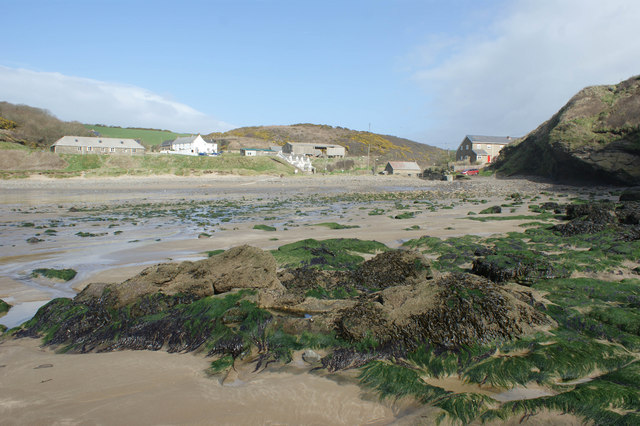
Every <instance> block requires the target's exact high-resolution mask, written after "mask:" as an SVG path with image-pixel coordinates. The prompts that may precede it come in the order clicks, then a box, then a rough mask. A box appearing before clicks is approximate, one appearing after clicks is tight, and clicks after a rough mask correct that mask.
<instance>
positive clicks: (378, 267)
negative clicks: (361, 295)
mask: <svg viewBox="0 0 640 426" xmlns="http://www.w3.org/2000/svg"><path fill="white" fill-rule="evenodd" d="M432 276H433V275H432V273H431V265H430V263H429V261H428V260H427V259H426V258H425V257H424V255H423V254H422V253H420V252H418V251H415V250H392V251H388V252H385V253H380V254H378V255H377V256H375V257H373V258H372V259H369V260H367V261H365V262H363V263H362V264H361V265H360V266H359V267H358V268H357V269H356V270H355V271H354V272H353V274H352V279H353V281H354V282H355V283H356V284H358V286H359V287H361V288H367V289H385V288H388V287H393V286H398V285H406V284H411V283H413V282H418V281H424V280H426V279H430V278H431V277H432Z"/></svg>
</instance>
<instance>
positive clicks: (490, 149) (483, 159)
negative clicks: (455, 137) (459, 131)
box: [456, 135, 513, 164]
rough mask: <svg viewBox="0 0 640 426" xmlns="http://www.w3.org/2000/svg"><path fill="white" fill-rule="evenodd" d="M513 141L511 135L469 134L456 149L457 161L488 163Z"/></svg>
mask: <svg viewBox="0 0 640 426" xmlns="http://www.w3.org/2000/svg"><path fill="white" fill-rule="evenodd" d="M511 142H513V138H512V137H510V136H476V135H467V136H465V138H464V139H463V140H462V143H461V144H460V147H459V148H458V150H457V151H456V161H469V162H470V163H475V164H488V163H491V162H492V161H495V159H496V158H497V157H498V155H499V154H500V150H502V148H504V147H505V146H506V145H508V144H510V143H511Z"/></svg>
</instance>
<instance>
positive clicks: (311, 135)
mask: <svg viewBox="0 0 640 426" xmlns="http://www.w3.org/2000/svg"><path fill="white" fill-rule="evenodd" d="M205 137H206V138H209V139H215V140H216V141H218V142H219V144H220V146H221V149H225V150H226V149H239V148H243V147H266V146H269V145H284V144H285V143H287V142H312V143H327V144H338V145H342V146H344V147H345V148H346V149H347V156H351V157H353V156H366V155H367V154H368V153H369V155H370V156H371V157H372V158H377V159H378V163H382V162H384V161H390V160H398V161H416V162H418V164H420V165H421V166H422V167H427V166H430V165H433V164H440V163H442V162H446V161H447V157H448V152H447V151H446V150H444V149H440V148H436V147H433V146H430V145H425V144H421V143H418V142H414V141H411V140H408V139H403V138H398V137H395V136H389V135H379V134H376V133H370V132H360V131H356V130H351V129H347V128H344V127H332V126H327V125H317V124H308V123H303V124H294V125H290V126H259V127H242V128H239V129H234V130H230V131H228V132H225V133H211V134H209V135H206V136H205Z"/></svg>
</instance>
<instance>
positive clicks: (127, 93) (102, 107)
mask: <svg viewBox="0 0 640 426" xmlns="http://www.w3.org/2000/svg"><path fill="white" fill-rule="evenodd" d="M0 100H3V101H7V102H11V103H16V104H26V105H29V106H33V107H37V108H44V109H47V110H49V111H50V112H51V113H53V114H54V115H55V116H56V117H58V118H60V119H61V120H66V121H80V122H82V123H88V124H107V125H115V126H123V127H148V128H159V129H168V130H173V131H177V132H201V133H210V132H213V131H224V130H229V129H231V128H233V126H231V125H230V124H227V123H224V122H222V121H219V120H217V119H216V118H213V117H211V116H208V115H207V114H204V113H202V112H200V111H197V110H195V109H193V108H191V107H190V106H188V105H185V104H182V103H179V102H174V101H171V100H169V99H166V98H164V97H162V96H160V95H158V94H155V93H153V92H150V91H148V90H146V89H143V88H140V87H136V86H128V85H124V84H117V83H108V82H103V81H97V80H92V79H88V78H80V77H71V76H66V75H62V74H59V73H52V72H37V71H31V70H25V69H16V68H8V67H3V66H0Z"/></svg>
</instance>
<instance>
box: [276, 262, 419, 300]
mask: <svg viewBox="0 0 640 426" xmlns="http://www.w3.org/2000/svg"><path fill="white" fill-rule="evenodd" d="M431 277H432V272H431V265H430V263H429V260H428V259H426V258H425V257H424V255H423V254H422V253H420V252H418V251H415V250H391V251H387V252H383V253H380V254H377V255H376V256H374V257H373V258H371V259H369V260H367V261H365V262H362V263H361V264H360V265H359V266H358V267H357V268H356V269H355V270H351V271H336V270H320V269H316V268H309V267H302V268H294V269H286V270H283V271H280V272H279V273H278V278H279V279H280V282H281V283H282V285H283V286H284V287H285V288H286V289H287V290H289V291H290V292H292V293H294V294H297V295H301V294H308V293H309V292H310V291H314V290H317V289H322V290H326V295H327V296H332V297H334V298H339V297H336V296H339V295H340V294H341V293H342V294H344V295H346V294H352V293H354V292H355V291H356V290H358V291H360V292H367V293H368V292H371V291H377V290H381V289H385V288H388V287H393V286H398V285H406V284H411V283H414V282H418V281H423V280H426V279H430V278H431Z"/></svg>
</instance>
